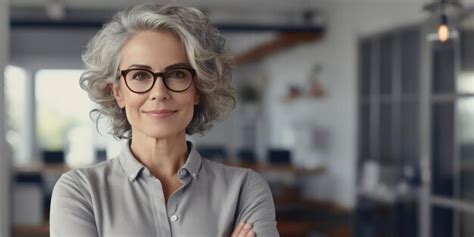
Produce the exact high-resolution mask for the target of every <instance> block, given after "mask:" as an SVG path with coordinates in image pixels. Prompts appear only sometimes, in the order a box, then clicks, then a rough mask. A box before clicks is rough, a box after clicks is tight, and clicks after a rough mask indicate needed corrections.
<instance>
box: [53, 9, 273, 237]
mask: <svg viewBox="0 0 474 237" xmlns="http://www.w3.org/2000/svg"><path fill="white" fill-rule="evenodd" d="M83 60H84V63H85V65H86V71H85V72H84V74H83V75H82V76H81V87H82V88H83V89H85V90H86V91H87V92H88V93H89V96H90V98H91V99H92V100H93V101H94V102H96V103H98V104H99V105H100V108H99V109H97V110H95V112H98V113H99V117H101V116H106V117H108V118H109V119H110V121H111V125H112V130H113V131H112V133H113V135H114V136H115V137H118V138H125V139H126V141H125V142H124V144H123V149H122V152H121V153H120V155H119V156H118V157H117V158H115V159H111V160H108V161H105V162H102V163H99V164H96V165H94V166H91V167H87V168H81V169H76V170H72V171H70V172H67V173H65V174H63V175H62V176H61V178H60V179H59V181H58V182H57V184H56V186H55V188H54V191H53V197H52V201H51V215H50V232H51V235H52V236H203V237H204V236H206V237H210V236H239V237H240V236H259V237H260V236H278V232H277V229H276V222H275V210H274V204H273V200H272V196H271V193H270V189H269V187H268V185H267V184H266V182H265V181H264V180H263V179H262V178H261V177H260V176H259V175H257V174H256V173H255V172H253V171H251V170H248V169H241V168H234V167H228V166H224V165H221V164H218V163H214V162H211V161H208V160H206V159H204V158H201V157H200V155H199V154H198V152H197V151H196V149H195V148H194V146H193V144H192V143H191V142H187V141H186V134H195V133H201V134H202V133H204V132H205V131H207V130H208V129H209V128H210V127H211V126H212V124H213V122H214V121H215V120H217V119H219V118H222V117H223V116H225V115H226V114H227V113H228V112H230V110H232V109H233V108H234V107H235V98H234V95H233V90H232V88H231V71H230V69H231V60H230V57H229V56H228V54H227V53H226V51H225V50H224V40H223V38H222V36H221V35H220V34H219V32H218V31H217V30H216V29H215V28H214V27H213V26H211V25H210V23H209V20H208V19H207V18H206V17H205V16H204V15H203V14H202V13H201V12H200V11H199V10H197V9H194V8H186V7H178V6H162V5H159V4H156V3H152V4H145V5H139V6H135V7H132V8H129V9H127V10H124V11H122V12H119V13H118V14H117V15H116V16H115V17H114V18H113V20H112V21H111V22H109V23H108V24H106V25H105V26H104V28H103V29H102V30H101V31H100V32H98V33H97V35H96V36H95V37H94V38H93V39H92V40H91V41H90V43H89V44H88V46H87V49H86V51H85V52H84V54H83ZM93 112H94V111H93Z"/></svg>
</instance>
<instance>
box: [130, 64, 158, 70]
mask: <svg viewBox="0 0 474 237" xmlns="http://www.w3.org/2000/svg"><path fill="white" fill-rule="evenodd" d="M128 68H145V69H150V70H151V69H152V68H151V67H150V66H149V65H145V64H132V65H130V66H128Z"/></svg>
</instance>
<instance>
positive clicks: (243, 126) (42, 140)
mask: <svg viewBox="0 0 474 237" xmlns="http://www.w3.org/2000/svg"><path fill="white" fill-rule="evenodd" d="M141 2H144V1H126V0H114V1H112V0H104V1H95V0H76V1H72V0H10V1H7V0H0V95H1V96H0V102H1V103H0V114H2V115H1V116H0V125H2V126H0V134H1V136H0V236H2V237H9V236H49V232H48V213H49V202H50V197H51V191H52V188H53V186H54V184H55V182H56V181H57V179H58V178H59V176H60V175H61V174H62V173H63V172H66V171H67V170H69V169H71V168H75V167H81V166H85V165H90V164H93V163H96V162H100V161H103V160H106V159H110V158H113V157H115V156H116V155H117V154H118V151H119V150H118V149H119V147H120V141H117V140H114V139H113V138H112V137H111V135H110V134H108V127H109V125H108V121H106V120H104V121H101V122H100V123H99V124H98V125H97V126H96V124H95V123H94V122H92V120H91V118H90V117H89V111H90V110H91V109H93V108H94V107H95V106H96V105H94V104H93V103H91V102H89V99H88V97H87V95H86V93H85V92H83V91H82V90H81V89H80V87H79V84H78V81H79V76H80V74H81V72H82V68H83V65H82V61H81V58H80V55H81V52H82V50H83V49H84V48H85V45H86V43H87V41H88V40H89V39H90V38H91V37H92V36H93V35H94V33H96V32H97V31H98V30H99V29H100V28H101V27H102V25H103V23H104V22H106V21H108V20H109V19H110V18H111V16H112V15H113V13H114V12H116V11H117V10H120V9H122V8H124V7H127V6H129V5H131V4H136V3H141ZM174 2H175V3H178V4H182V5H189V6H195V7H197V8H199V9H201V10H203V11H204V12H205V13H206V14H207V15H208V16H209V17H210V19H211V21H212V22H213V23H214V24H215V25H216V26H217V27H218V28H219V30H220V31H221V32H222V33H223V34H224V36H225V37H226V39H227V45H228V47H229V49H230V51H231V52H232V53H233V54H234V55H235V59H236V64H237V66H236V69H235V71H234V86H235V88H236V90H237V92H238V97H239V100H238V106H237V108H236V110H235V111H234V112H233V114H232V115H231V116H229V118H228V119H227V120H225V121H223V122H221V123H218V124H216V125H215V127H214V128H213V129H212V130H211V131H210V132H209V133H207V134H206V135H204V136H202V137H200V136H192V137H189V139H190V140H192V141H193V142H194V143H195V144H196V146H197V148H198V150H199V151H200V152H201V153H202V155H203V156H205V157H207V158H209V159H212V160H216V161H219V162H223V163H226V164H230V165H236V166H242V167H248V168H252V169H255V170H256V171H258V172H259V173H260V174H261V175H262V176H263V177H264V178H265V179H266V180H267V181H268V183H269V184H270V187H271V189H272V192H273V195H274V199H275V206H276V214H277V221H278V229H279V231H280V234H281V236H302V237H305V236H312V237H320V236H334V237H339V236H341V237H345V236H358V237H372V236H382V237H385V236H388V237H392V236H400V237H402V236H403V237H410V236H421V237H430V236H439V237H446V236H453V237H461V236H462V237H464V236H473V235H474V225H472V224H469V223H473V222H474V1H473V0H460V1H456V0H434V1H433V0H292V1H284V0H240V1H217V0H176V1H174ZM97 130H98V131H99V132H97ZM471 184H472V185H471Z"/></svg>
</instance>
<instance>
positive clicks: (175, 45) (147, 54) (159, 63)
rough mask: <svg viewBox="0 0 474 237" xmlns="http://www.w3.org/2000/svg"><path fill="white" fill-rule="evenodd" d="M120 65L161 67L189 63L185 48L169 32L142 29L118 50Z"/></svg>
mask: <svg viewBox="0 0 474 237" xmlns="http://www.w3.org/2000/svg"><path fill="white" fill-rule="evenodd" d="M120 56H121V57H120V58H121V63H120V65H121V67H128V66H130V65H132V64H141V65H148V66H150V67H151V68H153V69H163V68H165V67H166V66H168V65H172V64H175V63H189V62H188V56H187V53H186V49H185V47H184V46H183V44H182V43H181V41H180V40H179V38H178V37H177V36H176V35H175V34H172V33H170V32H163V31H142V32H138V33H136V34H134V35H133V36H132V37H131V38H130V39H129V40H128V41H127V43H125V45H124V47H123V48H122V50H121V52H120Z"/></svg>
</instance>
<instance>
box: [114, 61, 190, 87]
mask: <svg viewBox="0 0 474 237" xmlns="http://www.w3.org/2000/svg"><path fill="white" fill-rule="evenodd" d="M120 74H122V76H123V78H124V80H125V85H127V87H128V89H129V90H131V91H132V92H135V93H139V94H141V93H146V92H148V91H150V90H151V89H152V88H153V86H154V85H155V82H156V79H157V78H158V77H161V78H162V79H163V83H164V84H165V86H166V88H167V89H168V90H170V91H174V92H183V91H185V90H187V89H189V87H191V84H192V82H193V79H194V78H195V77H196V71H195V70H194V69H193V68H190V67H175V68H172V69H167V70H165V71H164V72H157V73H154V72H152V71H150V70H148V69H142V68H132V69H126V70H122V71H120Z"/></svg>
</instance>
